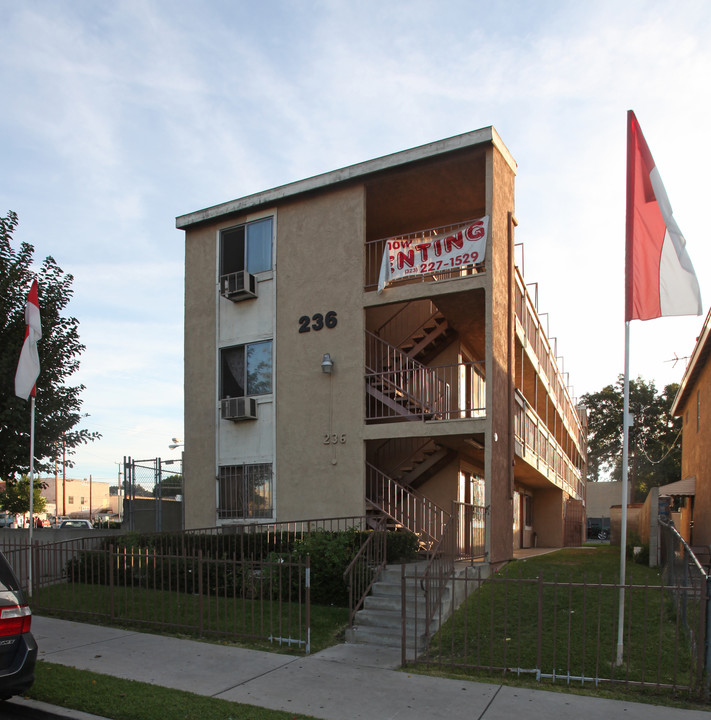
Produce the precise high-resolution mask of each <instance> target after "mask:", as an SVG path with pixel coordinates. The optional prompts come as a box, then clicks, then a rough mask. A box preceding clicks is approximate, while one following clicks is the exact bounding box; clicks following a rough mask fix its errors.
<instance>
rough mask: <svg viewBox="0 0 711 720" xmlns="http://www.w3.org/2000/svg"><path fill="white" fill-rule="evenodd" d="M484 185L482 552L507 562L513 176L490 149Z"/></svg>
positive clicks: (510, 538) (509, 534)
mask: <svg viewBox="0 0 711 720" xmlns="http://www.w3.org/2000/svg"><path fill="white" fill-rule="evenodd" d="M489 152H490V155H489V157H488V162H487V173H490V174H491V180H490V182H489V183H487V188H488V189H489V193H492V188H493V194H490V197H489V198H488V199H487V211H488V212H489V213H490V216H491V238H492V241H491V243H490V247H488V248H487V252H488V256H487V259H486V264H487V271H488V273H487V307H486V315H487V320H486V322H487V324H486V366H487V367H486V383H487V384H486V389H487V424H488V425H489V427H488V438H487V447H486V461H485V462H486V480H487V493H488V502H489V506H490V514H489V519H490V522H488V523H487V528H488V529H489V530H488V532H489V543H488V548H487V550H488V552H489V559H490V561H491V562H492V563H498V562H502V561H505V560H508V559H509V558H510V557H511V553H512V547H513V492H514V487H513V466H512V458H513V434H512V433H511V430H512V425H511V422H510V421H511V410H512V407H511V401H512V395H511V390H512V387H513V385H512V383H513V373H514V363H513V351H512V348H513V346H514V334H513V329H514V328H513V325H512V324H510V322H509V316H510V313H511V312H512V311H513V295H512V293H513V274H512V269H513V265H512V264H511V263H512V262H513V260H512V257H511V256H510V253H511V252H513V237H512V236H511V234H510V233H512V232H513V228H512V227H511V224H510V223H511V220H510V217H509V213H513V212H514V173H513V171H512V170H511V168H510V166H509V165H508V163H506V161H505V159H504V158H503V157H502V156H501V155H500V154H499V153H498V151H496V150H495V149H494V148H491V149H490V151H489Z"/></svg>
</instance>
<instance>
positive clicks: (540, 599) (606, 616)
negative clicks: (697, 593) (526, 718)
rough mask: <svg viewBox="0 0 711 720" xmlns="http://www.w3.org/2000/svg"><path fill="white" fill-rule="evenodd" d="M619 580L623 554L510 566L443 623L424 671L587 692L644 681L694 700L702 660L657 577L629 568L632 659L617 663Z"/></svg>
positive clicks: (587, 553)
mask: <svg viewBox="0 0 711 720" xmlns="http://www.w3.org/2000/svg"><path fill="white" fill-rule="evenodd" d="M618 572H619V551H618V549H616V548H611V547H609V546H597V547H595V548H585V549H566V550H560V551H558V552H555V553H550V554H547V555H540V556H537V557H534V558H529V559H527V560H520V561H514V562H511V563H508V564H507V565H506V566H505V567H504V568H503V569H502V570H501V571H500V572H498V573H496V574H495V576H493V578H492V580H491V581H488V582H486V583H485V584H484V585H483V586H482V587H481V589H479V590H478V591H476V592H473V594H472V595H471V596H470V597H469V598H468V600H467V601H466V602H465V603H464V604H463V605H462V606H461V607H460V608H459V609H458V610H457V611H456V612H455V613H454V614H453V616H452V617H451V618H450V620H449V621H448V622H447V623H446V624H445V625H443V627H442V629H441V630H440V632H438V633H437V634H436V636H435V637H434V638H433V642H432V643H431V647H430V653H429V656H428V657H426V658H423V659H424V661H425V662H424V663H423V664H421V665H420V667H425V666H427V665H430V664H434V665H437V666H438V668H439V670H440V671H441V672H455V673H457V674H458V675H465V676H467V677H470V678H476V679H482V680H483V679H485V678H488V679H489V681H493V682H497V683H500V682H501V681H502V677H505V678H506V679H507V681H510V682H513V683H515V684H518V683H519V682H528V678H531V679H532V680H533V682H534V683H535V686H537V687H541V686H542V684H543V685H546V684H551V683H554V684H558V685H560V684H563V685H565V686H566V687H570V686H576V685H577V686H579V687H580V686H583V680H582V679H583V678H585V682H584V685H587V686H588V687H592V688H593V689H594V688H595V687H596V683H597V682H599V683H600V684H599V685H598V687H605V688H608V687H614V688H615V691H617V690H618V689H619V688H620V687H622V688H624V690H625V692H628V691H629V692H632V691H634V689H635V688H636V687H638V685H637V684H638V683H644V684H645V693H646V694H647V695H649V694H650V693H660V694H661V695H664V696H667V697H672V698H674V697H680V696H682V695H685V696H686V697H690V695H691V691H690V690H688V689H686V688H688V687H693V686H694V685H695V684H696V682H697V680H698V678H697V677H696V672H697V667H696V664H695V657H694V655H693V653H692V651H691V647H690V645H689V642H688V637H687V635H686V633H685V631H684V629H683V627H682V624H681V622H680V618H679V616H678V614H677V612H676V609H675V606H674V604H673V603H672V602H671V600H670V598H669V596H668V594H667V593H666V592H665V591H663V590H662V588H661V577H660V575H659V573H658V571H657V570H656V569H651V568H648V567H644V566H642V565H638V564H635V563H630V564H629V566H628V577H627V584H628V585H634V586H635V587H633V588H629V589H628V590H627V591H626V593H625V609H626V617H625V626H624V660H623V663H622V664H621V665H619V666H618V665H617V664H616V651H617V621H618V601H619V589H618V588H617V587H616V585H615V583H616V577H617V574H618ZM473 589H474V588H473V587H472V590H473ZM689 609H690V611H693V608H692V607H691V605H690V606H689ZM690 617H691V618H692V619H693V612H690ZM537 674H540V675H541V676H542V677H540V678H539V679H540V680H541V683H536V682H535V681H536V678H537ZM491 678H495V679H494V680H491ZM595 694H597V695H599V694H600V693H599V692H598V691H596V692H595Z"/></svg>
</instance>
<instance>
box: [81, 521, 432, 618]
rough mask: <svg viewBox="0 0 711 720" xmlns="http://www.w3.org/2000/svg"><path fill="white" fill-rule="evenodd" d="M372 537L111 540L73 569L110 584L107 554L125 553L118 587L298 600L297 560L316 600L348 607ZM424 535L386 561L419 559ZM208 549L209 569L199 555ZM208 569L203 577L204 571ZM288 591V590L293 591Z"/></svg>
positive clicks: (392, 550)
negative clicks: (359, 560) (304, 565)
mask: <svg viewBox="0 0 711 720" xmlns="http://www.w3.org/2000/svg"><path fill="white" fill-rule="evenodd" d="M370 532H372V531H369V530H368V531H363V530H358V529H356V528H351V529H350V530H341V531H327V530H317V531H315V532H313V533H311V534H309V535H306V536H304V537H303V538H298V537H296V536H295V534H293V533H289V534H281V535H278V536H275V535H274V534H273V533H271V534H270V533H250V534H246V533H245V534H224V535H223V534H220V535H190V534H186V533H165V534H145V535H142V534H138V533H129V534H127V535H125V536H121V537H119V538H107V539H106V540H105V541H104V542H103V549H98V550H85V551H82V552H81V553H79V554H78V555H77V557H75V558H73V559H72V560H70V561H69V562H68V563H67V577H68V578H69V579H70V581H73V582H85V583H90V584H109V582H110V579H109V578H110V576H109V566H108V549H109V547H110V546H111V545H113V547H114V551H115V552H116V551H119V552H121V551H125V553H126V554H125V559H124V557H119V559H118V562H117V563H116V565H115V566H114V569H113V573H114V574H113V582H114V584H115V585H117V586H121V587H143V588H150V589H157V590H172V591H176V592H185V593H197V592H199V591H200V588H202V592H203V593H208V594H213V595H214V594H217V593H219V594H229V595H235V596H239V597H248V598H255V597H260V598H266V597H276V596H277V595H278V594H281V595H282V597H286V595H287V594H288V595H289V596H290V597H292V598H295V597H297V595H298V593H299V588H300V587H301V586H302V585H303V578H302V577H301V576H300V573H297V572H295V570H294V568H293V567H292V565H291V562H303V561H304V559H305V558H306V556H307V555H308V556H310V566H311V602H313V603H315V604H318V605H336V606H340V607H345V606H347V605H348V588H347V587H346V584H345V582H344V580H343V573H344V572H345V570H346V568H347V567H348V565H349V564H350V562H351V560H352V559H353V557H355V555H356V553H357V552H358V550H359V548H360V547H361V545H362V544H363V543H364V542H365V540H366V539H367V537H368V535H369V534H370ZM417 550H418V541H417V536H416V535H414V534H413V533H410V532H407V531H402V530H400V531H390V532H388V537H387V562H388V563H399V562H408V561H410V560H413V559H414V558H415V557H416V554H417ZM200 551H202V557H203V560H202V563H201V564H198V560H197V558H198V553H199V552H200ZM200 568H201V570H202V573H200V572H199V569H200ZM287 588H289V590H288V593H287Z"/></svg>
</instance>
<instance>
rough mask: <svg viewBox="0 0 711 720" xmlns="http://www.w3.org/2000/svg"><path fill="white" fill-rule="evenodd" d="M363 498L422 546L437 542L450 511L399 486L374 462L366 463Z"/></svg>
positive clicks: (431, 545)
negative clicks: (414, 537)
mask: <svg viewBox="0 0 711 720" xmlns="http://www.w3.org/2000/svg"><path fill="white" fill-rule="evenodd" d="M365 497H366V500H368V501H369V502H370V503H372V504H373V505H374V506H375V507H377V508H378V510H380V511H381V512H382V513H384V514H385V515H387V516H388V517H389V518H390V519H391V520H393V521H394V522H396V523H398V524H399V525H401V526H402V527H404V528H405V529H406V530H409V531H410V532H412V533H415V535H417V536H418V538H419V539H420V542H421V543H422V545H423V547H424V548H425V549H427V550H430V549H431V548H432V547H433V546H435V545H437V543H438V542H439V541H440V538H441V537H442V533H443V532H444V528H445V526H446V525H447V523H448V522H449V519H450V514H449V513H448V512H447V511H446V510H444V509H443V508H441V507H439V505H437V504H436V503H434V502H432V501H431V500H430V499H429V498H427V497H426V496H424V495H422V493H418V492H417V491H415V490H411V489H410V488H407V487H405V486H404V485H401V484H400V483H399V482H397V481H396V480H393V478H391V477H388V476H387V475H386V474H385V473H383V472H381V471H380V470H378V468H376V467H375V466H374V465H371V464H370V463H366V473H365Z"/></svg>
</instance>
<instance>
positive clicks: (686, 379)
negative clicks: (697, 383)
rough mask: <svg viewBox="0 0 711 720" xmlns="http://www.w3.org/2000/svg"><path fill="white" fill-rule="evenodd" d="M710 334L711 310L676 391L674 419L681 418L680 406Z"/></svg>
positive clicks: (673, 410)
mask: <svg viewBox="0 0 711 720" xmlns="http://www.w3.org/2000/svg"><path fill="white" fill-rule="evenodd" d="M710 332H711V308H709V311H708V312H707V313H706V318H705V319H704V324H703V326H702V327H701V332H700V333H699V337H698V338H697V339H696V343H695V344H694V349H693V351H692V352H691V358H690V359H689V362H688V364H687V366H686V369H685V370H684V375H683V377H682V378H681V382H680V383H679V389H678V390H677V391H676V396H675V397H674V401H673V402H672V406H671V414H672V416H673V417H679V409H680V406H681V405H682V404H683V401H684V400H685V396H686V395H687V393H688V391H689V389H690V387H691V379H692V375H693V374H694V372H695V370H696V366H697V364H698V363H699V362H700V358H701V354H702V352H703V350H704V348H705V346H706V343H707V342H708V341H709V333H710Z"/></svg>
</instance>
